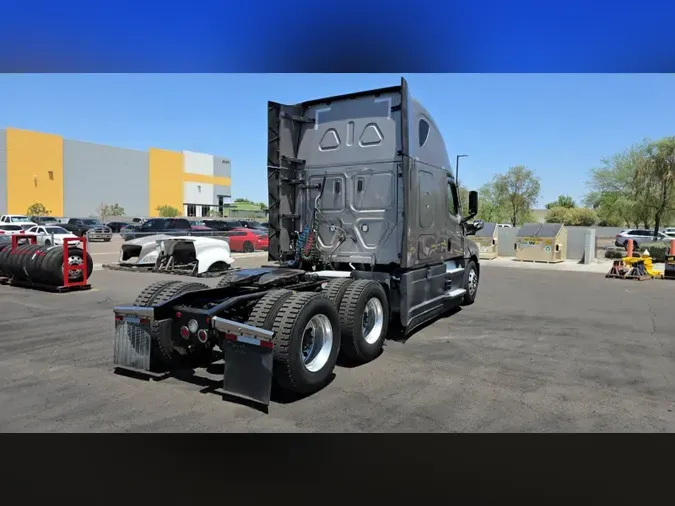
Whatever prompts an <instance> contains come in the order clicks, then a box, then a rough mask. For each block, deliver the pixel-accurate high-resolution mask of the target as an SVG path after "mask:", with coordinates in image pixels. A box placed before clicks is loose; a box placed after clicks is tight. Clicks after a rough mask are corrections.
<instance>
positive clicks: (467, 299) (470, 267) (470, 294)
mask: <svg viewBox="0 0 675 506" xmlns="http://www.w3.org/2000/svg"><path fill="white" fill-rule="evenodd" d="M472 276H475V285H473V286H472V284H473V283H474V282H473V281H472ZM479 281H480V277H479V275H478V266H477V265H476V262H474V261H473V260H469V263H468V264H466V267H465V268H464V289H465V290H466V293H465V294H464V298H463V299H462V306H470V305H471V304H473V303H474V302H475V301H476V295H477V294H478V282H479Z"/></svg>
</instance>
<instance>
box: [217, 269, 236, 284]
mask: <svg viewBox="0 0 675 506" xmlns="http://www.w3.org/2000/svg"><path fill="white" fill-rule="evenodd" d="M233 279H234V272H225V274H223V275H222V276H221V277H220V280H218V284H217V285H216V288H223V287H224V286H230V285H231V284H232V280H233Z"/></svg>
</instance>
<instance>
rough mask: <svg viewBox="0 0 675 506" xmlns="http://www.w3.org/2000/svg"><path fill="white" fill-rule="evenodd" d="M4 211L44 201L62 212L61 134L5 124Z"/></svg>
mask: <svg viewBox="0 0 675 506" xmlns="http://www.w3.org/2000/svg"><path fill="white" fill-rule="evenodd" d="M6 131H7V213H8V214H24V213H26V211H27V209H28V207H29V206H31V205H32V204H35V203H41V204H43V205H44V206H45V207H46V208H47V209H48V210H50V211H51V214H52V215H53V216H62V215H63V138H62V137H60V136H58V135H53V134H43V133H39V132H31V131H29V130H19V129H16V128H7V130H6Z"/></svg>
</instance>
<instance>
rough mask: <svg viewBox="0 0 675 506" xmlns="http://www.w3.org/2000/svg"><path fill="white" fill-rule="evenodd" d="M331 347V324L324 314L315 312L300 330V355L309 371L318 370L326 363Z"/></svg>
mask: <svg viewBox="0 0 675 506" xmlns="http://www.w3.org/2000/svg"><path fill="white" fill-rule="evenodd" d="M332 348H333V326H332V325H331V323H330V320H329V319H328V317H327V316H326V315H324V314H317V315H314V316H312V318H311V319H310V320H309V322H307V325H306V326H305V330H304V331H303V332H302V344H301V346H300V357H301V358H302V362H303V364H304V365H305V368H306V369H307V370H308V371H309V372H317V371H320V370H321V369H322V368H323V367H324V366H325V365H326V364H327V363H328V359H329V357H330V353H331V350H332Z"/></svg>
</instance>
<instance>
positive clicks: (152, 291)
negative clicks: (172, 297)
mask: <svg viewBox="0 0 675 506" xmlns="http://www.w3.org/2000/svg"><path fill="white" fill-rule="evenodd" d="M176 283H180V280H178V279H172V280H169V281H156V282H154V283H153V284H151V285H149V286H146V287H145V288H144V289H143V291H141V293H139V294H138V297H136V300H135V301H134V306H140V307H149V306H151V305H152V301H153V300H154V298H155V296H156V295H157V294H158V293H159V292H160V291H161V290H163V289H164V288H166V287H167V286H169V285H173V284H176Z"/></svg>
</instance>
